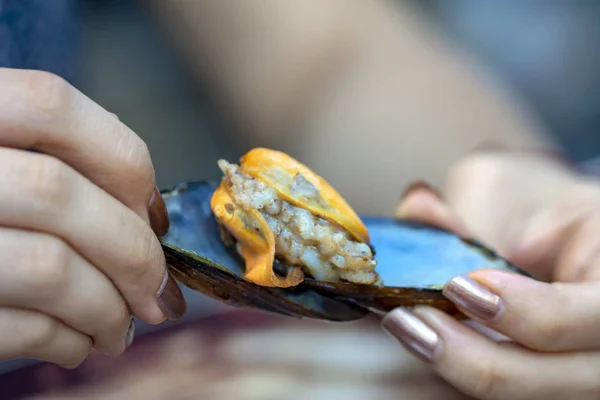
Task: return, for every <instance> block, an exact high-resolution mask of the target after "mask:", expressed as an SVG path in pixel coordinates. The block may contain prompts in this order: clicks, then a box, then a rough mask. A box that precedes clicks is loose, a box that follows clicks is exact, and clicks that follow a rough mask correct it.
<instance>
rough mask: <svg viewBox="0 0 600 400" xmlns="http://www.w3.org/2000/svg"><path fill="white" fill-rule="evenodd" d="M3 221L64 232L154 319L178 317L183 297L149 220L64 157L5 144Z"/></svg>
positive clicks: (141, 313)
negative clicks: (79, 171) (87, 177)
mask: <svg viewBox="0 0 600 400" xmlns="http://www.w3.org/2000/svg"><path fill="white" fill-rule="evenodd" d="M0 171H1V172H0V182H1V183H2V187H4V188H10V190H3V191H0V225H5V226H11V227H14V228H21V229H31V230H36V231H42V232H45V233H49V234H53V235H57V236H60V237H61V238H63V239H64V240H65V241H66V242H67V243H69V245H71V246H72V247H73V248H74V249H75V250H76V251H77V252H78V253H79V254H81V255H82V256H83V257H84V258H86V259H87V260H89V261H90V262H91V263H92V264H93V265H94V266H96V267H97V268H99V269H100V270H101V271H102V272H103V273H104V274H105V275H106V276H107V277H108V278H109V279H110V280H111V281H112V282H113V283H114V285H115V286H116V287H117V289H118V290H119V292H120V293H121V294H122V295H123V297H124V298H125V300H126V302H127V304H128V306H129V309H130V311H131V312H132V314H133V315H135V316H138V317H139V318H141V319H143V320H144V321H146V322H149V323H160V322H162V321H164V320H165V318H178V317H179V316H181V315H182V314H183V312H184V311H185V301H184V300H183V297H182V295H181V292H180V291H179V288H178V286H177V285H176V284H175V283H174V281H173V280H172V278H170V276H169V274H168V273H167V271H166V268H165V258H164V253H163V251H162V248H161V245H160V243H159V241H158V239H157V237H156V236H155V235H154V234H153V232H152V231H151V230H150V228H149V227H148V225H147V224H146V223H145V222H144V221H143V220H142V219H141V218H140V217H139V216H138V215H136V214H135V213H134V212H133V211H131V210H130V209H129V208H127V207H125V206H124V205H123V204H122V203H120V202H119V201H118V200H116V199H115V198H113V197H111V196H110V195H108V194H107V193H106V192H104V191H103V190H102V189H100V188H98V187H97V186H95V185H93V184H92V183H91V182H90V181H89V180H87V179H85V178H84V177H83V176H81V175H80V174H79V173H78V172H76V171H75V170H73V169H72V168H70V167H69V166H67V165H65V164H64V163H63V162H61V161H59V160H57V159H55V158H53V157H50V156H47V155H44V154H38V153H29V152H23V151H19V150H13V149H6V148H0Z"/></svg>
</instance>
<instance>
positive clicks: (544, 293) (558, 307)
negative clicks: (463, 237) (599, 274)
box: [444, 270, 600, 351]
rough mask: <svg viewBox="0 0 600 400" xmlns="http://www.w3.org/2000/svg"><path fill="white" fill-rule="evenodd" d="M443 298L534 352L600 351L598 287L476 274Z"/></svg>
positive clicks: (456, 284)
mask: <svg viewBox="0 0 600 400" xmlns="http://www.w3.org/2000/svg"><path fill="white" fill-rule="evenodd" d="M444 295H445V296H446V297H447V298H449V299H450V300H451V301H453V302H454V303H455V304H456V305H457V306H458V307H459V308H460V309H461V310H462V311H463V312H464V313H465V314H467V315H468V316H469V317H471V318H473V319H475V320H477V321H479V322H481V323H483V324H485V325H487V326H488V327H490V328H492V329H494V330H496V331H498V332H500V333H502V334H504V335H506V336H508V337H510V338H511V339H512V340H514V341H516V342H518V343H520V344H522V345H524V346H526V347H528V348H531V349H535V350H541V351H568V350H583V349H600V337H598V328H599V327H600V310H598V307H594V304H598V302H599V301H600V287H599V284H598V283H597V282H584V283H579V284H565V283H552V284H550V283H545V282H540V281H536V280H533V279H530V278H527V277H524V276H522V275H518V274H515V273H509V272H502V271H495V270H480V271H475V272H473V273H471V274H469V275H468V276H459V277H456V278H454V279H452V280H451V281H450V282H448V283H447V284H446V285H445V287H444Z"/></svg>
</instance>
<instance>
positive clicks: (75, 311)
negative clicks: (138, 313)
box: [0, 228, 131, 356]
mask: <svg viewBox="0 0 600 400" xmlns="http://www.w3.org/2000/svg"><path fill="white" fill-rule="evenodd" d="M0 275H1V276H2V279H1V280H0V307H15V308H25V309H30V310H35V311H39V312H41V313H44V314H49V315H51V316H53V317H54V318H56V319H58V320H60V321H62V322H64V323H65V324H67V325H69V326H70V327H72V328H73V329H75V330H77V331H80V332H82V333H84V334H86V335H88V336H90V337H92V338H93V340H94V347H95V348H96V349H98V350H100V351H102V352H103V353H105V354H107V355H114V356H116V355H119V354H121V353H122V352H123V351H124V350H125V345H126V336H127V330H128V328H129V323H130V319H131V317H130V315H129V310H128V309H127V305H126V304H125V301H124V300H123V298H122V297H121V295H120V294H119V292H118V291H117V289H116V288H115V287H114V285H113V284H112V283H111V281H110V280H109V279H108V278H107V277H106V276H105V275H104V274H102V272H100V271H99V270H97V269H96V268H94V266H93V265H91V264H90V263H89V262H88V261H87V260H85V259H84V258H83V257H81V256H80V255H79V254H77V253H76V252H75V251H73V249H71V247H69V245H67V244H66V243H65V242H64V241H62V240H61V239H59V238H57V237H55V236H50V235H47V234H43V233H37V232H30V231H23V230H18V229H7V228H0Z"/></svg>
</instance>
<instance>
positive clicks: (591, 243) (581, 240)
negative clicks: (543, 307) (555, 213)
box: [554, 201, 600, 282]
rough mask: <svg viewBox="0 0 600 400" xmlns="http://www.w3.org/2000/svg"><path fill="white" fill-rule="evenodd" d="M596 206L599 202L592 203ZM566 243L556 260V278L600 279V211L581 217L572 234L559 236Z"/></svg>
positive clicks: (571, 280) (559, 239) (567, 279)
mask: <svg viewBox="0 0 600 400" xmlns="http://www.w3.org/2000/svg"><path fill="white" fill-rule="evenodd" d="M592 204H593V205H594V206H595V205H596V204H598V202H597V201H596V202H593V203H592ZM558 242H559V243H564V246H562V248H561V251H560V253H559V255H558V259H557V261H556V268H555V271H554V278H555V279H556V280H558V281H561V282H580V281H597V280H600V213H599V212H597V211H595V210H594V211H592V212H589V213H587V215H586V217H585V218H583V217H582V218H580V219H578V221H577V224H576V226H575V227H574V228H573V229H572V230H571V232H570V235H569V236H566V237H562V238H558Z"/></svg>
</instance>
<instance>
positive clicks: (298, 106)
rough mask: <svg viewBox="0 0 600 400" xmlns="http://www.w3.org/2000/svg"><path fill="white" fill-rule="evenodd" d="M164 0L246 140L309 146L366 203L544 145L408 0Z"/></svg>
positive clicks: (344, 188) (335, 180)
mask: <svg viewBox="0 0 600 400" xmlns="http://www.w3.org/2000/svg"><path fill="white" fill-rule="evenodd" d="M155 6H156V7H157V10H158V11H159V14H160V15H162V16H164V17H165V18H164V20H165V22H166V23H167V26H170V27H171V28H172V29H171V31H172V32H174V33H175V34H176V35H175V37H178V38H179V43H180V44H182V49H183V50H184V51H185V52H186V53H187V55H188V56H189V59H190V61H191V62H192V63H193V65H194V66H196V67H197V68H196V71H197V72H198V73H199V75H200V76H202V78H203V79H204V80H205V81H206V82H207V83H208V84H209V85H211V87H212V89H213V90H214V93H215V94H217V95H218V97H219V101H221V102H222V105H223V106H225V107H227V110H228V111H229V112H231V114H230V115H231V117H232V119H234V120H236V121H238V125H237V127H236V128H237V130H238V132H239V133H240V134H242V135H244V136H246V139H247V140H248V145H249V146H254V145H264V146H272V147H277V148H279V149H281V150H284V151H287V152H289V153H290V154H292V155H294V156H296V157H298V158H300V159H301V160H303V161H305V162H306V163H308V164H309V165H311V167H313V168H314V169H315V170H316V171H318V172H319V173H321V174H322V175H325V176H326V177H327V179H328V180H329V181H330V182H332V184H333V185H334V186H335V187H336V188H338V189H339V190H340V192H342V194H343V195H345V196H346V197H348V199H349V200H350V201H351V203H352V204H353V205H355V206H356V208H357V209H358V210H359V211H360V212H370V213H389V212H391V210H392V208H393V206H394V205H395V203H396V201H397V198H398V196H399V194H400V191H401V189H402V186H404V185H405V184H407V183H408V182H409V181H411V180H413V179H423V178H424V179H427V180H428V181H430V182H432V183H434V184H439V183H440V182H441V180H442V178H443V175H444V171H445V170H446V169H447V168H448V166H449V165H450V164H451V163H452V162H453V161H454V160H456V159H457V158H459V157H461V156H462V155H464V154H465V153H466V152H468V151H469V150H470V149H471V148H472V147H474V146H477V145H480V144H485V143H497V144H504V145H507V146H512V147H535V146H537V147H539V146H544V145H546V143H547V142H546V138H545V137H544V136H543V134H542V133H541V129H540V128H539V127H538V126H537V124H536V121H534V120H533V118H531V117H530V115H528V114H527V112H526V111H525V110H524V108H523V107H522V106H521V105H520V104H518V103H519V102H518V101H517V100H516V99H515V98H514V96H512V95H511V94H510V93H507V92H506V91H505V89H504V88H501V87H499V86H497V85H495V84H494V83H492V82H491V80H490V79H489V78H488V77H487V75H486V73H485V72H484V71H482V70H481V69H480V68H479V67H477V66H476V65H475V63H473V62H471V61H470V60H468V58H466V57H465V56H464V55H463V54H460V53H459V52H458V51H456V50H455V49H454V48H451V47H450V46H449V45H448V43H446V42H444V41H443V40H442V39H441V38H440V37H439V36H438V35H437V33H436V32H435V31H434V30H433V29H431V28H430V27H429V26H428V25H427V24H426V22H425V20H424V19H423V18H422V17H421V16H419V15H417V14H416V13H414V10H412V9H411V8H410V7H408V6H407V5H406V4H403V3H401V4H400V5H398V6H395V4H394V6H392V4H391V3H388V2H384V1H371V2H363V1H355V2H353V1H350V0H340V1H334V0H331V1H328V2H317V1H302V2H295V1H286V2H279V1H275V0H273V1H271V0H269V1H267V0H264V1H261V2H232V1H220V2H210V1H206V2H203V1H187V0H171V1H169V2H165V1H159V0H157V1H156V2H155ZM335 153H337V155H334V154H335Z"/></svg>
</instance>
